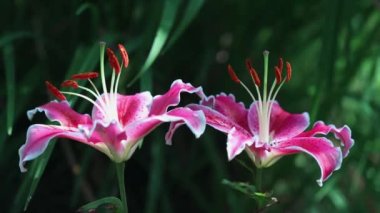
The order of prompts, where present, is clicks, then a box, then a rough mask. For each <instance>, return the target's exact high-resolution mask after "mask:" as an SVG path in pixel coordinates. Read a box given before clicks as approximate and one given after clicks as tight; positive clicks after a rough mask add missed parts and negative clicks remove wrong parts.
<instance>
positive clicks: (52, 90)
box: [45, 81, 66, 101]
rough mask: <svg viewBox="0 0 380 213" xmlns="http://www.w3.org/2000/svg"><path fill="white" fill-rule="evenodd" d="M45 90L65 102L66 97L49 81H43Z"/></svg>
mask: <svg viewBox="0 0 380 213" xmlns="http://www.w3.org/2000/svg"><path fill="white" fill-rule="evenodd" d="M45 84H46V87H47V89H48V90H49V91H50V93H51V94H52V95H54V96H55V97H56V98H57V99H58V100H60V101H64V100H66V97H65V96H64V95H63V94H62V93H61V92H60V91H59V90H58V89H57V87H55V86H54V85H53V84H51V83H50V82H49V81H45Z"/></svg>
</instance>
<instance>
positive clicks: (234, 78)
mask: <svg viewBox="0 0 380 213" xmlns="http://www.w3.org/2000/svg"><path fill="white" fill-rule="evenodd" d="M227 68H228V74H230V77H231V79H232V80H233V81H234V82H236V83H238V84H240V79H239V78H238V77H237V75H236V73H235V71H234V69H233V68H232V66H231V65H230V64H229V65H228V67H227Z"/></svg>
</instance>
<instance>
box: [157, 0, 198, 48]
mask: <svg viewBox="0 0 380 213" xmlns="http://www.w3.org/2000/svg"><path fill="white" fill-rule="evenodd" d="M204 2H205V1H204V0H194V1H189V2H188V3H187V7H186V10H185V12H184V14H183V18H182V19H181V22H180V23H179V25H178V27H177V28H176V29H175V31H174V32H173V33H172V36H171V37H170V39H169V41H168V44H167V45H166V46H165V49H164V50H163V51H162V52H166V51H167V50H168V49H169V48H170V47H171V46H172V45H173V44H174V43H175V42H176V41H177V39H178V38H179V37H180V36H181V35H182V33H183V32H184V31H185V30H186V28H187V27H188V25H189V24H190V23H191V21H192V20H193V19H194V18H195V16H196V15H197V14H198V12H199V10H200V9H201V8H202V6H203V3H204Z"/></svg>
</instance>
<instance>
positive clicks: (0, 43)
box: [0, 32, 33, 47]
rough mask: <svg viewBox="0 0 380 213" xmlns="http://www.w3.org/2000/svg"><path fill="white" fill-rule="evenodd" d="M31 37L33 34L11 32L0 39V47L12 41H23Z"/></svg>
mask: <svg viewBox="0 0 380 213" xmlns="http://www.w3.org/2000/svg"><path fill="white" fill-rule="evenodd" d="M32 36H33V34H32V33H29V32H12V33H8V34H5V35H4V36H2V37H1V38H0V47H1V46H4V45H7V44H8V43H11V42H12V41H13V40H16V39H24V38H28V37H32Z"/></svg>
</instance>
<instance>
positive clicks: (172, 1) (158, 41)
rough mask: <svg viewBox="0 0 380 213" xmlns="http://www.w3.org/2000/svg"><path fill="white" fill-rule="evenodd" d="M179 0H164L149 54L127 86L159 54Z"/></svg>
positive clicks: (141, 73)
mask: <svg viewBox="0 0 380 213" xmlns="http://www.w3.org/2000/svg"><path fill="white" fill-rule="evenodd" d="M179 3H180V1H179V0H166V1H165V3H164V11H163V14H162V18H161V21H160V24H159V26H158V30H157V32H156V35H155V37H154V40H153V44H152V48H151V49H150V52H149V55H148V57H147V59H146V60H145V63H144V65H143V66H142V68H141V70H140V71H139V72H138V73H137V74H136V76H135V77H134V78H133V79H132V80H131V82H130V83H129V84H128V86H131V85H132V84H134V83H135V82H136V81H137V80H138V79H139V78H140V77H141V76H142V75H143V74H144V73H145V72H146V71H147V70H148V69H149V68H150V67H151V66H152V64H153V62H154V61H155V60H156V58H157V57H158V55H159V54H160V52H161V50H162V48H163V46H164V44H165V42H166V40H167V39H168V36H169V33H170V31H171V29H172V27H173V25H174V21H175V17H176V13H177V10H178V7H179V5H180V4H179Z"/></svg>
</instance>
